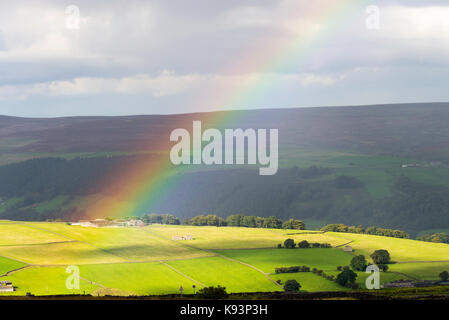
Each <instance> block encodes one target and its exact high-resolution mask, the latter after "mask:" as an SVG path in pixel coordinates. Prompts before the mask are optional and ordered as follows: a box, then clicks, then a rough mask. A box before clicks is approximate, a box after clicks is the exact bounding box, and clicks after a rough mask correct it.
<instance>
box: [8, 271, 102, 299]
mask: <svg viewBox="0 0 449 320" xmlns="http://www.w3.org/2000/svg"><path fill="white" fill-rule="evenodd" d="M68 276H69V274H67V273H66V272H65V268H64V267H29V268H26V269H23V270H20V271H18V272H15V273H13V274H11V275H10V276H8V277H5V278H0V279H1V280H10V281H12V283H13V285H14V286H15V287H16V291H14V292H12V293H0V296H2V295H25V294H26V293H27V292H30V293H32V294H34V295H52V294H83V293H86V294H91V293H93V292H94V291H95V290H97V289H98V287H97V286H95V285H93V284H90V283H88V282H86V281H84V280H82V279H81V281H80V289H73V290H72V289H67V287H66V279H67V277H68Z"/></svg>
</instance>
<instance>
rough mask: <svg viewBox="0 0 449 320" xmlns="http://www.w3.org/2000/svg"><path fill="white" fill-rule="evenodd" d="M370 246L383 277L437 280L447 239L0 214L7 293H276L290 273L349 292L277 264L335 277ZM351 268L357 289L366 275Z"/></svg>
mask: <svg viewBox="0 0 449 320" xmlns="http://www.w3.org/2000/svg"><path fill="white" fill-rule="evenodd" d="M176 235H192V236H193V238H194V240H186V241H173V240H172V237H173V236H176ZM287 238H293V239H295V241H296V242H298V241H301V240H307V241H309V242H320V243H324V242H325V243H330V244H332V245H333V246H334V248H329V249H324V248H319V249H310V248H309V249H298V248H296V249H279V248H277V244H278V243H283V241H284V240H285V239H287ZM348 242H350V245H351V246H353V248H354V249H355V251H354V252H352V253H347V252H344V251H343V250H342V247H341V246H342V245H344V244H346V243H348ZM335 246H340V247H335ZM376 249H387V250H388V251H389V252H390V253H391V256H392V259H393V260H394V261H395V262H397V263H395V264H390V268H389V271H388V272H386V273H381V283H385V282H390V281H393V280H399V279H417V280H418V279H419V280H435V279H438V274H439V273H440V272H441V271H443V270H448V271H449V245H446V244H438V243H430V242H422V241H415V240H408V239H395V238H388V237H379V236H370V235H361V234H345V233H322V232H317V231H308V230H305V231H298V230H278V229H251V228H237V227H192V226H162V225H151V226H148V227H144V228H89V227H80V226H70V225H67V224H65V223H51V222H45V223H44V222H42V223H38V222H21V223H17V222H16V223H15V222H11V221H1V223H0V281H2V280H10V281H12V282H13V284H14V286H15V287H16V291H15V292H14V293H13V294H14V295H25V294H26V293H27V292H30V293H32V294H35V295H53V294H89V295H95V296H96V295H161V294H175V293H179V292H180V291H179V289H180V287H181V286H182V288H183V289H184V291H183V292H184V293H185V294H191V293H193V285H195V286H196V290H198V289H200V288H201V287H203V286H216V285H222V286H225V287H226V288H227V291H228V292H236V293H238V292H272V291H282V287H280V286H279V285H277V284H276V283H275V281H276V280H281V282H282V283H284V282H285V281H286V280H289V279H296V280H297V281H298V282H299V283H300V284H301V286H302V290H303V291H308V292H314V291H340V290H345V291H347V290H349V289H347V288H343V287H340V286H339V285H338V284H337V283H335V282H333V281H330V280H327V279H324V278H323V277H320V276H318V275H315V274H313V273H312V272H309V273H291V274H275V273H274V271H275V268H276V267H289V266H298V265H306V266H309V267H310V268H317V269H321V270H324V271H325V272H326V273H327V274H329V275H334V276H336V275H337V274H338V273H339V272H338V271H337V266H345V265H349V262H350V260H351V258H352V257H353V255H358V254H363V255H365V256H366V257H367V258H368V259H369V254H371V253H372V252H373V251H374V250H376ZM69 265H75V266H78V267H79V270H80V277H81V282H80V285H81V287H80V289H67V288H66V284H65V283H66V279H67V277H68V276H69V275H68V274H67V273H66V272H65V268H66V267H67V266H69ZM9 271H12V272H10V273H9V274H8V275H5V274H6V273H7V272H9ZM357 274H358V278H357V283H358V284H359V285H360V287H361V288H362V289H363V288H364V283H365V279H366V277H367V276H368V274H366V273H363V272H358V273H357ZM6 294H7V293H1V295H6Z"/></svg>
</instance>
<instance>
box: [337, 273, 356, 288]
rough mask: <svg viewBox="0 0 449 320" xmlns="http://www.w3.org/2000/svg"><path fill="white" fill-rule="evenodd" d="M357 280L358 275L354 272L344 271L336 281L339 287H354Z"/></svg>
mask: <svg viewBox="0 0 449 320" xmlns="http://www.w3.org/2000/svg"><path fill="white" fill-rule="evenodd" d="M356 279H357V274H356V273H355V272H354V271H352V270H348V269H347V270H343V271H342V272H341V273H339V274H338V276H337V279H336V280H335V281H336V282H337V283H338V284H339V285H341V286H344V287H352V286H353V285H354V284H355V280H356Z"/></svg>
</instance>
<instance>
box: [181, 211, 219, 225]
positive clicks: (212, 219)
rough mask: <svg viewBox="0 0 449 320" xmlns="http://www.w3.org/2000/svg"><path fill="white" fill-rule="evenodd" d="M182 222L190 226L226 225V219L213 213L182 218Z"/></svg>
mask: <svg viewBox="0 0 449 320" xmlns="http://www.w3.org/2000/svg"><path fill="white" fill-rule="evenodd" d="M182 224H185V225H191V226H215V227H221V226H225V225H226V221H225V220H224V219H223V218H221V217H218V216H216V215H215V214H209V215H207V216H205V215H201V216H195V217H193V218H191V219H184V220H183V221H182Z"/></svg>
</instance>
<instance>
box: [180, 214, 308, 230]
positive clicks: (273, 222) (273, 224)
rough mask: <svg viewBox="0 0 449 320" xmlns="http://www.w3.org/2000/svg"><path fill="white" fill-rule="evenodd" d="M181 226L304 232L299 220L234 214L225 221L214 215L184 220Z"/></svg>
mask: <svg viewBox="0 0 449 320" xmlns="http://www.w3.org/2000/svg"><path fill="white" fill-rule="evenodd" d="M183 224H186V225H192V226H229V227H247V228H271V229H297V230H304V229H305V227H306V225H305V223H304V222H303V221H301V220H296V219H290V220H287V221H285V222H283V221H282V220H281V219H278V218H276V217H274V216H270V217H267V218H265V217H257V216H245V215H242V214H234V215H231V216H229V217H227V218H226V220H225V219H223V218H221V217H218V216H216V215H213V214H210V215H200V216H195V217H193V218H191V219H184V220H183Z"/></svg>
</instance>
